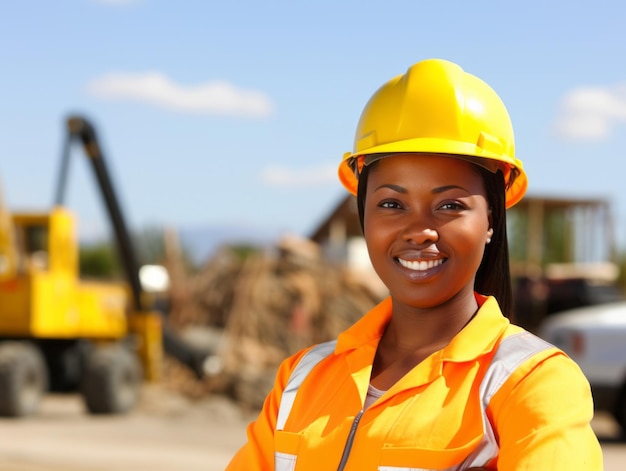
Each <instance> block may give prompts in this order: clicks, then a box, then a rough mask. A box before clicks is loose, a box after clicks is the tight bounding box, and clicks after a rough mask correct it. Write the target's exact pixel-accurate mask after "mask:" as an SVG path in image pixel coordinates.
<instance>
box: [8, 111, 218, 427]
mask: <svg viewBox="0 0 626 471" xmlns="http://www.w3.org/2000/svg"><path fill="white" fill-rule="evenodd" d="M67 131H68V132H67V139H66V144H65V147H64V152H63V160H62V166H61V171H60V175H59V181H58V187H57V192H56V200H55V204H54V206H53V208H52V209H51V210H50V211H49V212H42V213H14V214H12V213H11V212H10V211H9V210H8V209H7V208H6V207H5V205H0V415H3V416H24V415H30V414H33V413H35V412H36V411H37V410H38V405H39V402H40V399H41V397H42V395H43V394H44V393H45V392H46V391H47V390H53V391H72V390H79V391H80V392H81V394H82V397H83V398H84V402H85V405H86V408H87V410H88V411H89V412H91V413H96V414H108V413H123V412H127V411H129V410H130V409H132V408H133V406H134V405H135V403H136V401H137V399H138V395H139V391H140V386H141V383H142V381H143V380H147V381H158V380H159V378H160V375H161V370H160V368H161V365H162V357H163V354H164V352H166V353H170V354H172V355H173V356H174V357H176V358H178V359H179V360H180V361H181V362H182V363H184V364H185V365H187V366H189V367H190V368H191V369H192V370H193V371H194V373H195V374H196V375H197V376H198V377H200V376H201V375H202V363H203V361H204V359H205V357H206V354H205V353H204V352H198V351H196V350H194V349H192V348H190V347H188V346H187V345H186V344H185V343H184V342H182V341H181V340H180V339H179V338H178V337H177V336H176V335H175V334H174V333H173V332H172V331H171V330H170V329H169V328H168V327H167V325H166V323H165V322H164V317H163V313H162V312H159V311H158V310H156V309H155V308H154V306H153V303H152V300H151V299H150V296H149V293H148V292H147V291H146V290H144V289H143V287H142V284H141V282H140V279H139V265H138V263H137V260H136V257H135V251H134V249H133V246H132V243H131V238H130V236H129V232H128V230H127V227H126V224H125V220H124V218H123V215H122V211H121V208H120V205H119V203H118V200H117V197H116V194H115V191H114V188H113V185H112V181H111V179H110V177H109V173H108V171H107V168H106V165H105V161H104V158H103V155H102V152H101V148H100V146H99V144H98V140H97V137H96V133H95V130H94V128H93V126H92V125H91V124H90V123H89V122H88V121H87V120H86V119H85V118H83V117H79V116H73V117H70V118H69V119H68V120H67ZM75 141H80V142H81V143H82V145H83V147H84V150H85V153H86V154H87V157H88V159H89V162H90V163H91V166H92V168H93V170H94V172H95V176H96V178H97V182H98V187H99V189H100V192H101V194H102V196H103V198H104V202H105V204H106V208H107V210H108V214H109V217H110V220H111V222H112V225H113V229H114V233H115V240H116V242H117V246H118V249H119V255H120V260H121V262H122V265H123V269H124V272H125V275H126V280H125V281H121V282H108V281H107V282H104V281H92V280H90V281H87V280H84V279H81V277H80V274H79V269H78V266H79V244H78V239H77V231H76V221H75V217H74V215H73V214H72V213H71V212H70V211H69V210H68V209H67V208H65V207H64V206H63V196H64V192H65V186H66V180H67V174H68V168H69V158H70V157H69V156H70V148H71V145H72V143H73V142H75Z"/></svg>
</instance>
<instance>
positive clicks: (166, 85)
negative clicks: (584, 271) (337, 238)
mask: <svg viewBox="0 0 626 471" xmlns="http://www.w3.org/2000/svg"><path fill="white" fill-rule="evenodd" d="M625 19H626V3H624V2H622V1H617V0H616V1H596V2H581V1H552V2H546V1H537V0H529V1H525V2H495V1H472V2H470V1H460V0H459V1H439V2H421V1H418V0H413V1H409V0H387V1H385V2H382V1H379V2H374V1H368V0H361V1H341V0H333V1H329V0H319V1H315V2H297V1H264V2H260V1H237V0H233V1H229V2H226V1H224V2H213V1H210V0H206V1H200V0H195V1H194V0H189V1H182V0H181V1H177V2H174V1H165V0H135V1H131V0H126V1H125V0H108V1H106V0H99V1H96V0H55V1H49V0H20V1H8V0H7V1H3V2H2V3H0V60H1V61H2V64H3V67H2V73H0V181H1V183H2V191H3V194H4V199H5V200H6V201H7V203H8V205H9V206H10V207H12V208H15V209H24V208H27V209H37V208H43V209H47V208H49V207H50V205H51V204H52V202H53V196H54V192H55V185H56V179H57V174H58V171H59V166H60V158H61V149H62V144H63V139H64V137H65V129H64V126H65V119H66V117H67V116H68V115H70V114H81V115H84V116H86V117H88V118H89V119H90V120H91V121H92V122H93V124H94V125H95V127H96V130H97V132H98V134H99V137H100V142H101V144H102V147H103V150H104V154H105V156H106V157H107V160H108V162H107V163H108V166H109V169H110V171H111V173H112V175H113V178H114V183H115V187H116V189H117V192H118V195H119V197H120V200H121V202H122V205H123V208H124V212H125V214H126V217H127V219H128V222H129V224H130V225H131V227H132V228H142V227H147V226H164V225H165V226H172V227H178V228H182V227H197V226H238V227H241V228H244V229H245V230H249V231H250V233H251V237H255V236H258V235H261V234H281V233H287V232H289V233H296V234H300V235H307V234H309V233H310V232H312V231H313V230H314V228H315V227H316V225H317V224H318V223H319V222H320V221H321V219H322V218H324V217H325V216H326V215H327V214H328V213H329V212H330V211H331V209H332V208H333V207H334V206H335V205H336V204H337V203H338V202H339V201H340V200H341V199H342V198H343V197H344V195H345V193H344V190H343V188H342V187H341V186H340V184H339V183H338V180H337V178H336V168H337V165H338V163H339V161H340V159H341V156H342V154H343V153H344V152H345V151H348V150H350V149H351V147H352V139H353V134H354V129H355V127H356V123H357V120H358V117H359V115H360V112H361V110H362V108H363V106H364V104H365V103H366V101H367V100H368V99H369V97H370V96H371V94H372V93H373V92H374V91H375V90H376V89H377V88H378V87H379V86H380V85H381V84H382V83H384V82H385V81H387V80H388V79H389V78H391V77H393V76H395V75H397V74H400V73H403V72H404V71H405V70H406V69H407V67H408V66H409V65H410V64H412V63H414V62H417V61H419V60H422V59H426V58H430V57H440V58H444V59H448V60H451V61H454V62H457V63H459V64H460V65H461V66H462V67H463V68H464V69H465V70H466V71H468V72H470V73H473V74H475V75H478V76H479V77H481V78H482V79H484V80H485V81H487V82H488V83H489V84H490V85H491V86H492V87H493V88H494V89H496V91H497V92H498V93H499V94H500V96H501V97H502V99H503V100H504V102H505V103H506V105H507V107H508V109H509V112H510V114H511V118H512V120H513V124H514V128H515V133H516V146H517V156H518V157H519V158H520V159H522V161H523V162H524V165H525V168H526V170H527V172H528V175H529V180H530V187H529V192H530V193H532V194H537V195H538V194H556V195H560V196H576V197H579V196H593V197H598V196H599V197H606V198H609V199H610V200H611V202H612V203H613V209H614V213H615V216H616V220H617V223H618V230H619V231H620V238H623V235H622V231H623V226H624V223H625V222H626V192H624V190H623V188H624V174H623V172H622V169H623V168H624V163H623V160H624V159H626V152H625V149H626V132H625V131H626V65H625V62H624V58H625V57H626V28H624V20H625ZM72 157H73V161H72V169H71V174H70V179H69V187H68V198H67V205H68V206H70V207H71V208H72V209H74V210H75V211H76V212H77V213H78V215H79V219H80V227H81V229H80V230H81V234H83V235H84V236H85V237H88V236H93V235H98V234H102V233H106V231H107V230H108V227H109V225H108V222H107V219H106V217H105V216H104V214H105V213H104V210H103V209H102V208H103V205H102V202H101V200H100V195H99V193H98V192H97V191H96V186H95V182H94V179H93V175H92V174H91V170H90V169H89V167H87V164H86V160H85V158H84V157H83V153H82V150H75V151H74V153H73V155H72Z"/></svg>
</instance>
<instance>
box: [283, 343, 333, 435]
mask: <svg viewBox="0 0 626 471" xmlns="http://www.w3.org/2000/svg"><path fill="white" fill-rule="evenodd" d="M336 344H337V341H336V340H331V341H330V342H324V343H320V344H319V345H316V346H314V347H313V348H311V350H309V351H308V352H306V353H305V354H304V356H303V357H302V358H301V359H300V361H299V362H298V364H297V365H296V367H295V368H294V370H293V371H292V372H291V376H290V377H289V381H288V382H287V386H286V387H285V390H284V391H283V396H282V397H281V399H280V407H279V409H278V417H277V419H276V430H283V429H284V428H285V423H286V422H287V418H288V417H289V414H290V413H291V408H292V407H293V402H294V401H295V400H296V394H297V392H298V389H299V388H300V385H301V384H302V382H303V381H304V379H305V378H306V377H307V375H308V374H309V373H310V372H311V370H312V369H313V368H314V367H315V365H317V364H318V363H319V362H320V361H322V360H323V359H324V358H326V357H327V356H328V355H330V354H331V353H332V352H334V351H335V345H336Z"/></svg>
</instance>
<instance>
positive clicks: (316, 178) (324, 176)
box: [261, 164, 338, 188]
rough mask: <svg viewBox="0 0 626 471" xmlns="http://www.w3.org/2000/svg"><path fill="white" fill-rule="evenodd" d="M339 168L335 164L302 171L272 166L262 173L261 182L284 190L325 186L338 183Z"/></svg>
mask: <svg viewBox="0 0 626 471" xmlns="http://www.w3.org/2000/svg"><path fill="white" fill-rule="evenodd" d="M337 167H338V165H335V164H323V165H321V166H318V167H309V168H302V169H289V168H285V167H278V166H272V167H268V168H266V169H265V170H264V171H263V172H262V173H261V180H262V181H263V182H264V183H266V184H268V185H271V186H275V187H284V188H293V187H300V188H301V187H311V186H319V185H325V184H328V183H331V182H336V181H338V180H337V179H338V177H337Z"/></svg>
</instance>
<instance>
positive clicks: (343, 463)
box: [337, 409, 363, 471]
mask: <svg viewBox="0 0 626 471" xmlns="http://www.w3.org/2000/svg"><path fill="white" fill-rule="evenodd" d="M362 415H363V409H361V410H360V411H359V413H358V414H357V415H356V417H355V418H354V421H353V422H352V427H351V428H350V434H349V435H348V439H347V440H346V446H345V448H344V449H343V454H342V455H341V461H340V462H339V467H338V468H337V471H343V469H344V468H345V467H346V463H347V462H348V458H349V457H350V451H351V450H352V444H353V443H354V435H356V429H357V427H358V426H359V422H360V421H361V416H362Z"/></svg>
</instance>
